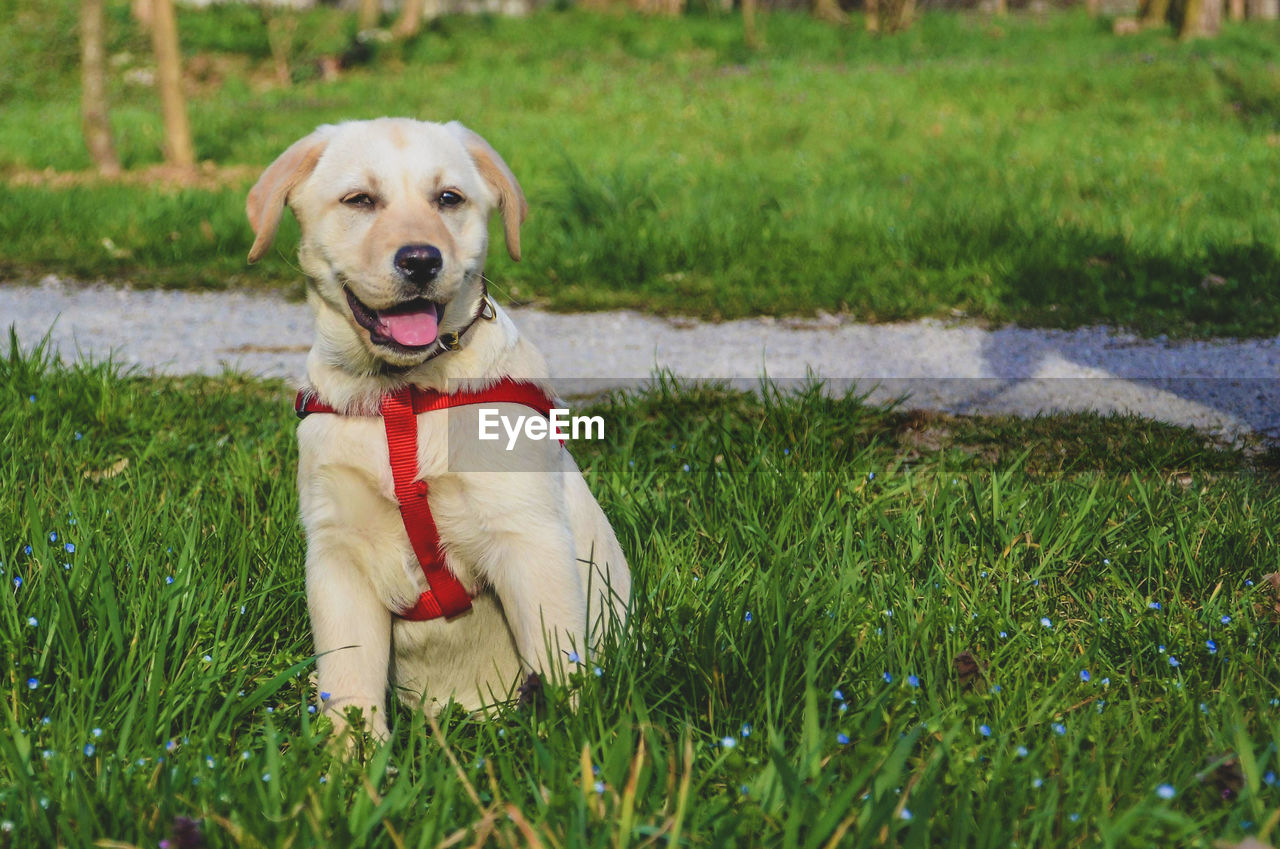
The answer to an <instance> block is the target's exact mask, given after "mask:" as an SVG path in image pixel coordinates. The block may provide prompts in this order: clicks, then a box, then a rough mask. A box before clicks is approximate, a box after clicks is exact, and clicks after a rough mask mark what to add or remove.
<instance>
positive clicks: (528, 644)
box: [246, 118, 631, 739]
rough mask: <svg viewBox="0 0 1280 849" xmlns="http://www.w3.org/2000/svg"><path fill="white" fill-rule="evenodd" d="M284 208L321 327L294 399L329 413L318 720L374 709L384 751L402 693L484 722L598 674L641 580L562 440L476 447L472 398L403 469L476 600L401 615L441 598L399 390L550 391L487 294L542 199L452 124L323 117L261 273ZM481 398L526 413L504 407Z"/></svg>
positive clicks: (276, 177)
mask: <svg viewBox="0 0 1280 849" xmlns="http://www.w3.org/2000/svg"><path fill="white" fill-rule="evenodd" d="M286 206H288V207H289V208H290V209H291V210H292V211H293V213H294V215H295V217H296V218H297V220H298V223H299V225H300V229H301V243H300V247H299V251H298V259H299V261H300V264H301V267H302V269H303V271H304V272H305V274H306V276H307V278H308V286H307V300H308V302H309V304H310V306H311V308H312V310H313V312H314V315H315V333H316V335H315V341H314V344H313V346H312V348H311V350H310V353H309V355H308V358H307V384H306V385H305V387H304V390H303V394H302V395H300V401H299V404H300V405H302V404H303V403H304V401H303V400H302V399H303V398H304V397H305V398H306V399H309V400H308V401H307V402H306V403H312V400H314V401H315V403H318V404H319V405H320V406H322V407H323V412H325V413H332V414H325V415H308V416H306V418H304V419H303V420H302V421H301V422H300V423H299V426H298V453H299V458H298V492H299V507H300V513H301V520H302V525H303V528H304V530H305V532H306V541H307V554H306V592H307V607H308V611H309V614H310V620H311V628H312V632H313V635H314V640H315V651H316V655H317V660H316V665H317V669H316V678H317V684H318V689H319V694H320V698H321V705H322V708H323V712H324V714H325V715H327V716H329V717H331V718H332V720H333V721H334V723H335V726H337V728H338V729H339V730H341V729H343V728H346V727H347V721H346V714H347V713H348V711H349V709H350V708H352V707H355V708H359V709H360V711H361V712H362V715H363V722H364V727H365V729H366V730H367V731H369V732H371V733H372V734H373V735H375V736H376V737H378V738H381V739H386V738H387V736H388V726H387V721H386V713H385V707H386V704H385V699H386V689H387V686H388V683H390V684H391V686H392V687H393V688H394V690H395V691H396V693H397V694H398V696H399V698H400V699H401V701H402V702H404V703H407V704H409V705H411V706H414V707H422V708H424V709H426V710H429V711H438V710H439V709H440V708H441V707H443V706H444V705H445V704H446V703H448V701H449V700H450V699H452V700H454V701H456V702H457V703H459V704H461V705H462V706H463V707H465V708H467V709H472V710H474V709H479V708H481V707H482V706H487V705H492V704H495V703H498V702H500V701H502V700H503V699H504V698H509V697H510V695H511V694H512V693H513V687H515V686H517V685H520V684H521V682H525V681H529V680H533V678H534V676H548V675H549V676H551V677H553V678H555V677H558V676H559V677H562V676H563V675H565V674H566V673H567V672H570V671H571V670H572V668H573V665H574V664H575V663H586V662H588V660H587V658H588V657H589V653H590V652H593V651H595V650H596V649H597V648H598V646H599V642H600V638H601V635H602V634H603V633H605V631H606V629H607V628H608V627H611V626H612V625H613V624H614V623H618V624H621V623H622V622H624V621H625V617H626V612H627V607H628V600H629V597H630V586H631V576H630V571H629V569H628V567H627V563H626V560H625V558H624V556H623V553H622V549H621V547H620V546H619V544H618V540H617V537H616V535H615V534H614V531H613V528H612V527H611V526H610V524H609V521H608V519H607V518H606V517H605V514H604V512H603V511H602V510H601V508H600V506H599V504H598V503H597V502H596V500H595V498H594V497H593V496H592V494H591V492H590V490H589V489H588V487H587V484H586V481H585V480H584V479H583V476H582V473H581V472H580V471H579V469H578V467H577V465H576V464H575V463H574V461H573V458H572V457H571V456H570V454H569V452H568V451H567V450H565V449H564V448H563V447H562V446H561V444H560V443H558V442H556V441H555V440H548V441H543V442H534V441H531V440H522V441H521V443H520V444H519V445H518V446H516V447H515V448H514V449H512V450H506V448H507V446H506V445H505V444H504V443H501V442H492V441H490V442H485V441H481V440H479V439H478V437H477V434H478V433H479V426H480V424H481V421H480V411H481V409H482V407H481V406H477V405H476V404H469V405H467V406H457V407H452V408H450V409H435V410H432V411H427V412H420V413H418V412H415V413H413V414H409V415H408V418H407V419H406V420H407V421H408V422H409V424H408V425H407V426H408V427H409V428H410V429H411V430H412V429H413V428H414V427H415V426H416V438H417V443H416V452H415V453H414V456H413V457H412V458H411V460H410V461H409V463H408V466H407V468H408V469H409V471H408V472H407V473H406V474H407V475H409V476H411V477H412V483H413V485H415V486H417V487H419V488H420V492H421V494H422V495H423V496H424V500H425V501H426V502H427V505H428V508H429V509H428V513H427V516H428V517H429V521H430V522H433V523H434V527H435V529H436V531H437V533H438V543H437V546H438V551H440V552H443V555H442V556H443V559H444V565H445V566H446V567H447V568H446V571H447V573H448V575H446V576H445V577H446V578H449V579H450V580H453V581H455V582H456V585H460V586H461V587H464V588H465V595H466V596H468V597H469V598H467V601H469V604H470V607H469V609H468V610H466V611H465V612H463V613H461V614H460V615H454V616H449V615H447V613H446V615H444V616H439V617H437V618H433V619H428V620H425V621H415V620H414V619H412V618H405V617H404V615H401V614H402V613H403V612H404V611H406V610H409V609H411V608H413V607H414V605H415V601H416V600H419V599H423V598H426V596H424V593H428V595H429V594H430V592H429V591H436V594H437V595H440V592H439V591H438V590H437V580H436V578H434V577H433V578H431V579H428V578H427V577H426V575H425V574H424V570H426V568H427V564H426V562H425V560H424V559H423V558H422V557H419V556H418V552H419V549H418V548H416V546H418V542H416V541H415V540H417V539H418V538H417V537H414V538H412V539H411V536H410V535H411V534H412V533H415V532H416V533H418V534H419V535H420V534H421V533H422V531H421V529H420V527H418V525H415V523H414V522H413V521H410V518H409V516H408V513H405V512H404V511H405V509H406V508H405V506H404V505H405V503H406V501H409V500H412V498H410V497H408V496H407V495H406V493H407V490H405V489H404V488H403V486H401V485H402V484H406V483H407V481H406V480H401V481H398V480H397V478H396V473H394V472H393V469H392V467H391V464H392V463H393V462H394V457H395V455H394V453H392V452H391V450H390V449H389V447H388V446H389V441H390V440H391V439H392V437H391V430H390V428H391V426H392V424H391V423H392V414H390V413H387V412H386V407H385V404H387V403H388V401H387V399H388V398H391V397H400V395H398V394H397V393H400V394H403V393H406V392H410V391H412V392H418V393H434V397H446V396H448V397H454V398H456V397H458V393H464V394H465V393H469V392H470V393H481V394H483V393H484V392H485V391H487V390H486V387H491V386H493V385H495V384H496V383H499V382H506V384H507V385H510V384H511V383H512V381H516V382H518V386H519V387H521V388H522V389H523V390H528V389H533V390H536V391H537V392H540V393H542V394H543V395H545V396H546V397H547V398H553V397H554V396H553V395H552V390H551V385H550V383H549V380H548V372H547V367H546V364H545V362H544V360H543V358H542V356H541V355H540V354H539V353H538V351H537V350H536V349H535V348H534V346H533V345H532V344H530V342H529V341H528V340H527V339H525V338H524V337H523V336H521V334H520V333H519V332H518V330H517V329H516V326H515V324H514V323H513V322H512V321H511V319H510V317H509V316H508V315H507V314H506V313H505V312H504V311H503V309H502V308H501V307H499V306H497V305H496V304H494V303H493V302H492V301H491V300H490V299H489V298H488V295H487V290H486V284H485V279H484V277H483V270H484V263H485V257H486V253H487V250H488V232H489V231H488V221H489V217H490V213H491V212H492V211H493V210H494V209H495V208H496V209H497V210H498V211H499V212H500V213H501V216H502V223H503V233H504V236H505V240H506V247H507V251H508V253H509V254H510V255H511V257H512V259H515V260H519V259H520V227H521V224H522V223H523V221H524V218H525V216H526V214H527V211H528V206H527V203H526V201H525V198H524V194H523V191H522V190H521V188H520V184H519V183H518V182H517V181H516V178H515V176H514V175H513V174H512V173H511V170H510V168H508V167H507V164H506V162H505V161H504V160H503V159H502V157H501V156H499V155H498V153H497V152H496V151H495V150H494V149H493V148H492V147H491V146H490V145H489V144H488V143H487V142H486V141H485V140H484V139H483V138H481V137H480V136H479V135H477V134H476V133H474V132H472V131H471V130H469V129H467V128H466V127H465V126H463V125H462V124H460V123H458V122H456V121H455V122H451V123H447V124H437V123H429V122H424V121H416V120H411V119H405V118H380V119H377V120H371V121H352V122H346V123H341V124H334V125H325V126H321V127H319V128H317V129H316V130H315V132H313V133H311V134H310V135H308V136H306V137H305V138H303V139H301V140H299V141H297V142H295V143H294V144H293V145H291V146H290V147H289V148H288V149H287V150H285V151H284V153H282V154H281V155H280V157H279V158H278V159H276V161H275V162H274V163H272V164H271V165H270V166H269V167H268V168H267V169H266V171H265V172H264V173H263V174H262V176H261V177H260V178H259V180H258V181H257V183H256V184H255V185H254V186H253V188H252V189H251V190H250V192H249V196H248V200H247V203H246V212H247V214H248V218H249V223H250V225H251V226H252V228H253V232H254V241H253V246H252V248H251V249H250V251H249V261H250V262H251V263H252V262H256V261H257V260H258V259H260V258H261V257H262V256H263V255H264V254H265V253H266V251H267V250H268V249H269V248H270V246H271V244H272V241H273V239H274V238H275V235H276V231H277V228H278V227H279V224H280V221H281V218H282V217H283V213H284V208H285V207H286ZM483 406H491V407H494V408H496V409H497V410H498V412H499V413H502V412H503V411H505V412H506V413H509V414H511V415H512V417H513V418H514V416H516V415H527V414H528V413H529V410H528V408H527V406H528V405H525V406H521V404H520V403H518V402H511V401H509V400H502V401H500V402H497V403H495V404H492V405H483ZM299 409H300V411H302V412H305V410H302V406H300V407H299ZM414 409H415V410H416V408H414ZM380 413H381V415H380ZM300 414H302V413H301V412H300ZM396 415H400V414H398V413H397V414H396ZM384 429H385V430H386V433H385V434H384ZM402 465H403V464H402ZM401 495H406V497H405V498H400V497H399V496H401Z"/></svg>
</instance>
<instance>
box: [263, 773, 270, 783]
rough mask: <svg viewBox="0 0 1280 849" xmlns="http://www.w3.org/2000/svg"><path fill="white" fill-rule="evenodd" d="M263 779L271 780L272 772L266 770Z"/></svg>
mask: <svg viewBox="0 0 1280 849" xmlns="http://www.w3.org/2000/svg"><path fill="white" fill-rule="evenodd" d="M262 780H263V781H270V780H271V773H269V772H264V773H263V774H262Z"/></svg>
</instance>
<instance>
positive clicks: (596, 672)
mask: <svg viewBox="0 0 1280 849" xmlns="http://www.w3.org/2000/svg"><path fill="white" fill-rule="evenodd" d="M591 673H592V674H593V675H595V676H596V677H597V678H599V677H601V676H602V675H604V670H603V669H601V668H600V667H598V666H593V667H591Z"/></svg>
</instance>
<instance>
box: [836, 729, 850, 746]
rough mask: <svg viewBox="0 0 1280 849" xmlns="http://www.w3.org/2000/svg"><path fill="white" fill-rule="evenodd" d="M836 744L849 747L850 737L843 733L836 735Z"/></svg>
mask: <svg viewBox="0 0 1280 849" xmlns="http://www.w3.org/2000/svg"><path fill="white" fill-rule="evenodd" d="M836 742H837V743H839V744H840V745H841V746H847V745H849V735H848V734H845V733H844V732H843V731H841V732H840V733H839V734H837V735H836Z"/></svg>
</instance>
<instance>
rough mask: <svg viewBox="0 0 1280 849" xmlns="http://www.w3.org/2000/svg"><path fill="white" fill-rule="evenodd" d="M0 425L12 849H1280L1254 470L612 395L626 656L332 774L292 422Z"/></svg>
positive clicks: (30, 361)
mask: <svg viewBox="0 0 1280 849" xmlns="http://www.w3.org/2000/svg"><path fill="white" fill-rule="evenodd" d="M0 399H2V401H3V403H0V434H3V435H4V436H3V438H2V441H0V560H2V561H3V565H2V567H0V568H3V570H4V575H3V580H4V586H5V587H6V592H4V593H2V594H0V641H2V642H3V645H4V646H5V651H4V652H3V653H0V673H2V677H0V680H3V682H4V684H3V686H4V694H3V699H0V721H3V723H4V724H5V726H6V728H7V733H6V734H4V735H0V847H15V849H16V847H30V846H54V845H57V846H67V847H79V846H90V845H96V846H146V847H154V846H156V845H157V841H159V840H161V839H162V838H165V837H166V836H170V835H173V836H174V839H175V842H172V843H170V845H171V846H193V845H196V844H195V843H191V842H181V841H182V840H183V839H186V840H189V839H190V833H189V832H190V830H191V829H192V828H198V829H199V830H200V831H201V833H202V834H203V839H204V840H205V841H206V844H205V845H208V846H210V847H221V846H239V847H258V846H299V847H301V846H339V845H341V846H377V847H406V846H416V847H426V846H435V845H441V844H443V845H464V846H465V845H473V844H474V845H479V844H482V843H484V842H485V841H486V840H488V841H489V842H490V843H496V845H500V846H514V845H530V846H553V847H555V846H560V847H567V846H645V845H691V846H733V845H769V846H805V847H810V846H812V847H817V846H824V845H840V846H851V847H852V846H880V845H901V846H915V847H926V846H928V847H935V846H970V847H1001V849H1005V847H1011V846H1123V847H1128V846H1133V847H1139V846H1194V847H1208V846H1211V845H1212V841H1213V840H1214V839H1217V838H1225V839H1229V840H1240V839H1242V837H1243V836H1245V835H1258V836H1261V837H1263V838H1264V839H1265V838H1266V837H1267V836H1268V835H1270V836H1271V838H1272V839H1273V840H1274V835H1275V834H1276V833H1277V831H1276V827H1277V821H1278V820H1280V813H1277V812H1278V811H1280V787H1278V786H1277V785H1276V773H1277V772H1280V755H1278V752H1277V747H1278V745H1280V658H1278V657H1277V653H1276V651H1275V646H1276V640H1277V638H1278V637H1280V626H1278V624H1277V617H1278V616H1280V610H1278V608H1280V587H1277V586H1276V585H1275V584H1273V583H1271V580H1270V579H1268V578H1267V577H1265V576H1266V575H1268V574H1269V573H1274V572H1276V571H1277V562H1280V540H1278V539H1277V528H1278V527H1280V486H1278V485H1277V473H1276V465H1277V464H1276V457H1275V455H1274V453H1271V454H1267V453H1263V454H1244V453H1239V452H1228V451H1222V450H1217V449H1212V448H1206V447H1205V446H1204V444H1203V441H1202V439H1200V438H1199V437H1197V436H1196V435H1194V434H1191V433H1188V432H1184V431H1178V430H1174V429H1170V428H1165V427H1161V426H1158V425H1153V424H1148V423H1142V422H1139V421H1135V420H1124V419H1113V420H1100V419H1094V418H1087V417H1079V418H1056V419H1039V420H1034V421H1013V420H996V419H986V420H984V419H948V418H941V417H929V416H920V415H907V414H899V413H895V412H894V411H892V410H884V409H879V408H871V407H866V406H863V405H861V404H860V403H859V402H858V401H857V399H855V398H846V399H828V398H824V397H823V396H822V395H821V393H818V392H817V391H811V392H808V393H802V394H800V395H798V396H789V397H777V396H773V395H770V394H766V395H765V396H764V397H763V398H758V397H755V396H752V395H740V394H733V393H730V392H727V391H716V390H714V389H709V388H701V389H699V388H693V387H677V386H674V385H670V384H668V385H666V386H662V387H658V388H656V389H654V390H653V391H652V392H650V393H649V394H646V395H642V396H639V397H632V398H627V399H622V398H618V399H612V400H607V401H603V402H601V403H600V404H598V405H597V406H596V407H595V408H594V412H598V413H600V414H602V415H604V416H605V417H606V420H607V421H608V422H609V429H608V431H607V433H608V436H609V438H608V439H607V441H606V442H605V443H603V444H586V443H584V444H582V445H580V446H575V454H576V456H577V459H578V461H579V463H580V464H581V465H582V467H583V468H584V469H585V471H586V474H587V477H588V479H589V481H590V483H591V485H592V487H593V489H594V491H595V492H596V493H597V495H598V497H599V498H600V500H601V502H602V504H603V505H604V507H605V510H606V511H607V512H608V513H609V515H610V516H611V518H612V521H613V523H614V526H615V527H616V528H617V530H618V532H619V537H620V539H621V540H622V543H623V547H624V549H625V550H626V551H627V553H628V557H629V558H630V561H631V563H632V565H633V568H634V571H635V577H636V588H637V591H636V593H635V600H634V601H635V605H634V611H633V613H632V618H631V624H630V628H629V630H628V631H627V632H626V633H624V634H619V635H616V637H617V639H616V640H611V645H610V648H609V649H608V650H607V651H605V652H604V653H603V654H602V655H600V656H598V657H596V658H593V659H592V661H591V662H590V664H588V665H585V666H583V667H582V669H581V671H580V672H579V673H577V674H575V675H574V676H573V677H572V679H571V680H569V681H567V682H560V684H559V685H556V686H550V687H548V690H547V693H546V697H545V699H544V701H543V702H542V703H540V704H538V705H536V706H533V707H528V706H526V707H509V708H506V709H503V710H500V711H495V712H494V713H493V714H492V715H491V716H489V717H485V718H477V717H471V716H467V715H465V714H463V713H462V712H461V711H458V710H452V711H450V712H448V713H446V715H444V716H443V717H442V718H441V719H440V721H439V723H438V724H437V725H435V726H432V725H431V724H429V723H428V722H426V721H425V720H424V719H423V717H422V716H421V715H420V714H417V713H415V712H412V711H408V710H405V709H399V710H397V711H396V712H395V713H394V715H393V717H392V721H393V736H394V739H393V741H392V743H391V745H389V746H386V747H376V746H372V745H370V746H369V747H368V748H367V749H366V750H365V758H364V759H360V758H354V759H351V760H344V759H342V758H339V757H336V756H335V753H334V750H333V748H332V747H331V745H330V744H331V742H332V740H331V729H329V728H328V727H327V721H321V720H317V719H316V717H315V716H314V715H313V714H312V713H311V712H310V709H309V708H308V705H310V704H312V703H313V702H314V699H315V693H314V691H313V690H312V689H311V688H310V687H309V685H308V674H309V673H310V671H311V669H312V666H313V661H312V659H311V658H310V657H309V652H310V642H309V635H308V631H307V626H306V610H305V601H304V598H303V591H302V576H301V569H302V566H301V564H302V541H301V539H300V533H299V530H298V527H297V524H296V519H295V515H296V509H297V506H296V500H295V495H294V489H293V486H292V485H291V484H290V482H289V478H290V477H291V474H292V468H293V464H294V459H295V458H294V445H293V441H292V424H291V423H292V413H291V410H290V409H289V407H288V403H287V402H288V392H287V390H286V389H285V388H284V387H283V386H280V385H276V384H269V383H261V382H254V381H247V380H244V379H240V378H236V377H234V376H228V377H225V378H220V379H190V380H154V379H144V378H139V377H136V376H130V375H127V374H121V373H119V371H118V370H117V369H114V368H112V367H110V366H103V365H97V366H93V365H79V366H75V367H64V366H60V365H57V364H55V363H51V362H48V361H47V359H46V358H44V356H43V355H42V354H39V353H37V354H36V355H34V356H24V355H19V354H17V353H16V352H11V353H10V354H9V355H8V356H7V357H6V358H4V359H0ZM192 411H196V412H197V413H198V414H197V415H192ZM575 693H576V695H577V698H578V699H579V704H580V708H579V709H578V710H577V711H576V712H574V711H570V710H568V709H567V708H566V707H565V705H566V700H567V698H568V696H569V695H570V694H575ZM184 818H185V819H184ZM188 820H198V821H199V825H198V826H196V825H193V824H191V823H190V822H189V821H188ZM183 834H185V835H186V836H185V838H184V837H183V836H182V835H183ZM95 840H102V841H108V842H98V843H94V841H95ZM109 841H119V842H109Z"/></svg>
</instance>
